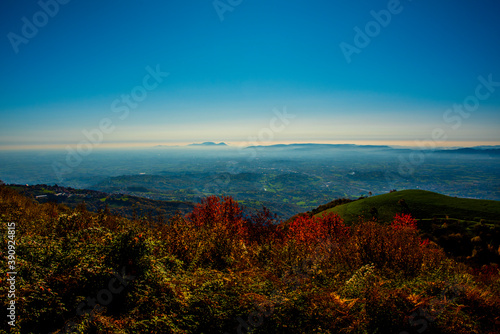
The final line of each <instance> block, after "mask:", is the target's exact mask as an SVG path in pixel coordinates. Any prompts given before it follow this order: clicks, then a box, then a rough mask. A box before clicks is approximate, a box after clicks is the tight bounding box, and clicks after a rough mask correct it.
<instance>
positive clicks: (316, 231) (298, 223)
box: [288, 213, 349, 243]
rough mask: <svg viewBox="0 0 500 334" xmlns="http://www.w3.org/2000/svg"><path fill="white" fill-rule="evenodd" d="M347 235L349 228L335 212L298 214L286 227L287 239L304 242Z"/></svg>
mask: <svg viewBox="0 0 500 334" xmlns="http://www.w3.org/2000/svg"><path fill="white" fill-rule="evenodd" d="M348 235H349V228H348V227H347V226H345V225H344V221H343V220H342V218H340V217H339V216H338V215H337V214H335V213H328V214H325V215H323V216H321V217H310V216H308V215H300V216H298V217H297V218H295V220H294V221H292V223H291V224H290V226H289V229H288V239H295V240H296V241H298V242H305V243H306V242H312V241H319V240H325V239H328V238H344V237H347V236H348Z"/></svg>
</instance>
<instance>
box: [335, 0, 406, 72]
mask: <svg viewBox="0 0 500 334" xmlns="http://www.w3.org/2000/svg"><path fill="white" fill-rule="evenodd" d="M408 1H409V2H411V1H412V0H408ZM403 9H404V7H403V5H402V4H401V2H400V1H399V0H389V2H388V3H387V9H382V10H380V11H378V12H376V11H374V10H372V11H370V15H371V17H372V18H373V20H371V21H369V22H367V23H366V24H365V27H364V29H361V28H360V27H358V26H355V27H354V29H353V30H354V32H355V33H356V34H355V35H354V40H353V44H354V45H352V44H349V43H346V42H342V43H340V44H339V47H340V50H341V51H342V54H343V55H344V57H345V60H346V62H347V63H348V64H350V63H351V62H352V58H351V57H352V55H353V54H360V53H361V50H363V49H364V48H366V47H368V45H370V43H371V41H372V39H373V38H375V37H377V36H378V35H380V33H381V32H382V28H386V27H387V26H389V24H390V23H391V21H392V17H393V16H395V15H398V14H401V12H402V11H403Z"/></svg>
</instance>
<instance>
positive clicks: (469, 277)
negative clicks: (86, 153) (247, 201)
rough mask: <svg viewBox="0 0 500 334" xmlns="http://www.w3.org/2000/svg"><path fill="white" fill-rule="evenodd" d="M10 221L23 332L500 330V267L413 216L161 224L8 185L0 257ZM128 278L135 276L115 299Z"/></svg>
mask: <svg viewBox="0 0 500 334" xmlns="http://www.w3.org/2000/svg"><path fill="white" fill-rule="evenodd" d="M11 221H12V222H15V223H16V238H17V239H16V252H17V253H16V254H17V261H18V266H19V268H17V269H16V270H17V271H18V278H19V280H17V281H16V284H17V285H16V288H17V290H16V296H17V304H16V309H17V310H19V314H22V317H19V318H18V323H17V326H18V327H17V329H18V331H19V332H21V333H40V332H53V333H65V332H67V331H65V330H64V328H65V327H66V326H67V325H68V323H73V324H75V325H76V327H77V329H78V330H79V331H80V332H81V333H176V334H187V333H230V334H233V333H238V332H245V333H246V332H250V331H252V332H253V333H325V334H329V333H386V332H387V333H389V332H390V333H393V332H394V333H400V332H402V331H406V332H408V333H413V332H417V331H418V330H419V329H420V328H422V327H419V326H414V324H415V323H418V324H422V323H423V321H424V320H425V321H428V323H427V324H426V325H427V327H428V328H429V329H430V330H429V332H436V333H450V334H451V333H489V334H493V333H498V330H497V329H498V328H497V327H495V326H496V323H495V322H496V321H499V320H500V317H499V316H498V309H499V308H500V296H499V295H500V279H499V275H498V273H499V272H498V268H497V267H494V266H491V267H485V268H484V270H482V271H481V273H478V272H474V271H472V270H470V268H467V267H465V266H464V265H462V264H457V263H456V262H454V261H453V260H452V259H449V258H447V257H446V254H445V253H444V252H443V251H442V249H440V248H439V247H437V246H431V245H429V244H425V243H423V241H422V239H421V238H420V236H419V231H418V229H416V220H415V219H414V218H412V217H411V216H410V215H405V214H403V215H397V216H396V217H394V219H393V221H392V222H374V221H371V220H368V221H365V220H362V219H361V220H360V221H359V222H358V223H357V224H354V225H353V226H346V225H345V224H344V222H343V220H342V219H341V218H340V217H339V216H338V215H336V214H323V215H322V216H310V215H301V216H298V217H296V218H295V219H293V220H292V221H291V222H289V223H286V224H285V223H283V222H281V221H279V219H277V217H276V216H275V215H273V214H272V213H271V212H269V210H267V209H262V210H261V211H259V212H254V213H252V214H248V213H247V212H246V211H245V210H244V208H242V207H241V206H240V205H239V204H238V203H237V202H236V201H235V200H234V199H232V198H230V197H217V196H210V197H207V198H205V199H203V200H202V201H201V202H200V203H199V204H197V205H196V206H195V208H194V210H193V211H192V212H191V213H190V214H188V215H187V216H176V217H173V218H171V219H170V220H169V221H168V222H167V223H165V224H150V222H149V221H148V220H147V218H140V219H136V220H128V219H125V218H122V217H118V216H112V215H109V213H105V212H101V213H99V214H95V213H91V212H88V211H87V210H86V209H85V207H84V206H81V207H79V208H78V209H75V210H73V209H69V208H67V207H64V206H58V205H55V204H44V205H39V204H37V203H34V202H33V201H31V200H30V199H27V198H25V197H23V196H20V195H19V194H17V193H16V192H15V191H14V190H11V189H8V188H7V187H5V186H1V185H0V223H1V225H0V233H1V237H2V239H1V240H0V244H1V245H0V246H1V249H2V250H5V249H7V244H6V240H8V239H7V238H6V233H7V232H6V230H7V228H6V223H7V222H11ZM384 223H387V224H384ZM122 271H123V272H124V274H123V275H122V274H120V275H119V276H117V272H120V273H121V272H122ZM125 274H126V275H128V276H127V277H129V276H133V277H134V278H133V280H130V281H128V284H127V285H126V286H124V287H123V289H119V291H118V288H119V287H120V286H119V284H118V283H119V280H118V281H117V277H119V278H123V277H125ZM5 279H6V277H3V278H2V277H0V280H2V281H0V283H1V284H0V297H1V298H0V300H1V304H2V305H0V306H1V307H2V308H4V309H5V308H6V307H7V303H8V298H7V297H6V293H7V284H6V282H5ZM110 282H111V285H110ZM106 289H109V290H110V291H111V292H112V300H111V301H109V303H107V304H106V305H104V306H103V307H102V308H101V309H100V310H97V308H94V311H95V314H94V316H93V317H90V316H89V315H88V314H86V315H81V314H78V312H77V310H78V305H80V304H81V303H87V301H88V300H92V298H94V299H96V298H97V299H98V297H99V296H100V297H101V302H102V300H104V299H105V298H104V299H103V296H104V292H105V290H106ZM103 291H104V292H103ZM451 293H454V295H451ZM442 296H445V298H443V297H442ZM104 297H105V296H104ZM97 299H96V300H97ZM105 301H106V302H107V300H105ZM96 302H98V301H96ZM438 307H439V308H438ZM87 308H89V309H92V305H87V304H86V307H85V309H87ZM262 309H264V310H265V312H263V311H261V310H262ZM419 310H427V311H428V312H430V313H429V316H428V317H427V318H424V317H422V316H421V314H420V313H418V312H419ZM436 310H439V312H440V313H437V312H438V311H436ZM28 311H29V312H28ZM261 312H262V313H261ZM415 312H417V313H415ZM414 314H418V315H419V316H420V318H419V317H415V315H414ZM252 315H253V316H252ZM412 317H413V318H415V319H417V321H414V322H413V323H412V322H411V321H409V319H413V318H412ZM249 319H250V320H249ZM429 319H433V320H432V321H430V320H429ZM242 323H245V325H248V327H247V328H243V330H242V328H241V326H242ZM239 326H240V327H239ZM9 330H10V328H9V327H7V325H6V322H3V323H2V324H0V332H7V331H9ZM75 332H76V331H75Z"/></svg>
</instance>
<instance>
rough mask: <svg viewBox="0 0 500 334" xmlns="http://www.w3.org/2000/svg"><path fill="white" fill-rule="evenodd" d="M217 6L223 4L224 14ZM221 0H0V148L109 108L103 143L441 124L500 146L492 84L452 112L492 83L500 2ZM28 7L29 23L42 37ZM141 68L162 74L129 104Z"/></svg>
mask: <svg viewBox="0 0 500 334" xmlns="http://www.w3.org/2000/svg"><path fill="white" fill-rule="evenodd" d="M44 1H45V0H42V2H44ZM54 1H55V0H53V1H48V0H47V1H45V2H47V3H54ZM61 1H62V0H61ZM65 1H67V0H65ZM62 2H64V1H62ZM239 2H241V3H240V4H239V5H236V6H231V5H230V3H233V4H237V3H239ZM224 4H225V6H229V8H230V9H231V10H227V11H224V12H223V13H222V12H221V11H223V10H224V9H223V8H224V7H222V6H224ZM219 5H220V6H221V7H220V8H221V9H219V11H220V12H219V13H218V12H217V10H216V8H215V7H214V3H213V1H212V0H203V1H201V0H192V1H186V0H169V1H160V0H148V1H131V0H124V1H120V2H119V3H117V2H111V1H94V0H86V1H83V0H71V1H69V2H68V3H65V4H59V5H58V6H59V8H58V12H57V13H55V15H53V17H50V16H49V15H45V14H43V13H40V11H41V10H42V8H41V7H40V5H39V4H38V3H37V1H22V2H19V1H12V0H7V1H2V2H1V4H0V35H1V39H0V41H1V42H0V52H1V53H0V57H1V62H0V92H1V93H0V94H1V100H0V147H3V148H13V147H31V146H33V145H62V146H64V145H67V144H69V145H74V144H76V143H78V142H80V141H82V140H86V137H85V136H84V134H83V133H82V131H83V130H87V131H92V130H93V129H98V128H99V123H100V122H101V121H102V120H103V119H107V118H108V119H110V120H111V122H112V124H111V125H109V124H108V125H109V126H111V127H112V130H110V131H108V133H103V137H102V139H103V142H104V143H107V144H120V143H121V144H130V143H146V144H148V145H149V144H150V143H184V142H195V141H226V142H235V143H236V142H245V141H249V138H250V137H257V138H258V135H259V134H260V135H261V140H260V141H264V139H265V140H267V139H272V141H274V142H359V141H368V142H373V143H378V142H381V141H382V142H384V141H386V142H393V143H394V144H397V143H405V142H409V141H410V142H411V141H414V140H430V139H432V135H431V134H432V131H433V130H435V129H443V130H444V132H445V133H446V135H447V142H448V143H449V144H450V145H452V144H454V143H456V142H463V143H472V144H475V143H478V144H479V143H485V142H487V143H500V135H499V133H500V132H499V131H498V130H499V129H500V86H497V87H493V88H492V87H490V88H492V91H491V92H489V91H488V90H487V88H486V87H483V88H482V89H480V93H481V94H483V95H482V96H483V97H484V95H486V93H490V94H488V97H487V98H484V99H482V100H480V103H479V106H478V107H477V108H474V110H473V112H470V113H468V117H467V118H465V117H464V116H463V114H459V113H458V112H450V113H448V114H446V110H447V109H449V108H452V107H453V104H459V105H460V104H462V103H463V101H464V99H466V98H467V97H469V96H474V95H475V94H476V88H477V86H478V85H480V84H481V82H480V81H479V80H478V77H479V76H483V77H484V78H485V79H486V80H487V79H488V76H490V75H491V78H492V80H493V81H494V82H500V61H499V60H500V20H498V14H499V13H500V3H499V2H498V1H496V0H481V1H465V0H446V1H431V0H413V1H409V0H404V1H403V0H402V1H401V2H400V4H399V6H397V7H396V6H395V4H394V3H393V1H373V0H371V1H351V2H349V1H331V0H330V1H326V0H324V1H323V0H322V1H320V0H309V1H298V0H287V1H282V0H276V1H273V0H266V1H264V0H251V1H250V0H243V1H237V0H232V1H231V2H229V1H227V0H221V1H219ZM388 7H390V8H392V9H393V10H394V13H392V14H391V19H390V22H389V23H388V24H384V25H385V26H381V25H379V26H378V27H379V31H376V30H372V31H371V34H372V35H373V37H371V38H370V42H369V44H368V45H361V44H359V43H358V48H357V51H358V52H357V53H353V54H351V55H350V57H348V58H350V63H348V61H347V59H346V56H345V54H344V53H343V51H342V49H341V47H340V45H341V43H346V44H349V45H352V46H353V47H356V41H355V36H356V32H355V30H354V28H355V27H359V28H360V29H362V30H365V28H366V27H367V24H368V26H369V27H371V28H372V29H377V25H374V24H373V22H372V21H374V17H373V16H372V14H371V11H375V12H379V11H381V10H387V9H388ZM49 9H52V10H54V8H53V7H50V6H49ZM226 9H227V7H226ZM396 12H397V13H396ZM389 13H390V12H389ZM53 14H54V13H53ZM219 14H220V15H219ZM23 17H26V19H27V21H28V22H29V23H30V24H31V23H33V21H34V20H35V21H36V22H35V23H38V25H39V26H40V27H38V28H37V29H38V32H37V33H36V34H34V33H33V31H30V30H29V28H28V27H24V29H23V26H24V25H26V23H25V22H26V20H25V21H23ZM221 17H222V18H223V20H221ZM45 19H46V20H45ZM370 22H372V23H370ZM23 30H24V33H25V34H26V33H27V34H28V37H29V38H26V37H24V36H23ZM30 33H31V34H32V35H34V36H31V37H30V35H29V34H30ZM13 36H17V37H13ZM20 41H22V42H20ZM358 42H359V41H358ZM346 44H343V45H346ZM359 46H361V47H359ZM16 51H17V52H16ZM148 66H149V67H150V68H151V69H155V68H156V67H157V66H158V67H159V68H160V70H161V71H162V72H168V73H169V75H168V76H167V77H162V78H161V80H162V82H161V83H159V84H158V85H157V87H155V88H152V86H153V85H154V83H155V82H154V80H153V78H150V80H149V81H147V83H148V84H149V86H150V88H151V90H148V91H146V92H147V96H146V97H145V98H144V100H141V101H136V102H137V105H134V106H135V107H134V108H131V107H128V109H129V112H128V114H127V115H126V116H125V112H124V111H123V110H124V109H123V107H124V106H126V104H124V103H123V102H122V101H120V100H121V96H122V95H123V94H125V95H126V94H130V93H131V92H132V91H133V90H134V88H137V86H138V85H139V86H141V85H142V84H143V79H144V78H145V76H146V75H148V71H147V70H146V68H147V67H148ZM499 85H500V84H499ZM154 86H156V85H154ZM138 89H139V90H138ZM138 89H136V90H135V92H136V93H137V92H140V88H138ZM142 91H144V90H142ZM117 99H118V102H119V103H117V104H116V103H115V104H114V109H113V107H112V104H113V102H115V101H116V100H117ZM469 101H473V100H469ZM132 102H134V101H132ZM120 107H122V109H120V110H122V111H121V112H114V111H118V110H117V109H118V108H120ZM285 107H286V110H287V112H288V113H289V114H293V115H294V116H295V117H294V118H293V119H292V118H290V119H289V121H290V122H289V123H288V124H285V126H284V127H281V125H282V123H280V122H276V121H275V122H274V123H273V118H274V117H275V112H274V111H273V110H275V111H276V110H280V111H282V110H283V109H284V108H285ZM125 108H127V107H125ZM120 116H122V119H120ZM443 116H445V117H443ZM271 123H272V124H274V126H272V125H271ZM266 128H267V129H270V128H273V129H274V130H271V131H272V135H271V134H270V131H267V130H265V129H266ZM96 138H97V137H96Z"/></svg>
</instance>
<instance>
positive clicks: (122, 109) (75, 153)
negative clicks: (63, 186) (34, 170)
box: [52, 65, 170, 183]
mask: <svg viewBox="0 0 500 334" xmlns="http://www.w3.org/2000/svg"><path fill="white" fill-rule="evenodd" d="M146 72H147V74H146V75H145V76H144V77H143V79H142V83H141V84H140V85H137V86H135V87H134V88H132V89H131V90H130V93H129V94H122V95H121V96H120V98H117V99H115V100H113V102H111V107H110V108H111V112H112V113H114V114H116V117H118V120H120V121H124V120H125V119H127V118H128V116H129V114H130V110H131V109H136V108H137V107H138V106H139V103H141V102H142V101H144V100H145V99H146V98H147V97H148V92H151V91H153V90H155V89H156V88H157V87H158V86H159V85H160V84H161V83H162V82H163V81H164V79H165V78H166V77H168V76H169V75H170V73H168V72H162V71H161V69H160V65H156V68H154V69H153V68H152V67H151V66H146ZM115 122H116V120H115V121H113V119H111V118H110V117H105V118H102V119H101V120H100V121H99V123H98V125H97V126H96V127H95V128H93V129H91V130H87V129H83V130H82V135H83V136H84V137H85V139H84V140H82V141H80V142H79V143H78V144H77V145H76V148H73V147H71V146H69V145H67V146H66V156H65V161H64V164H63V163H60V162H58V161H55V162H54V163H52V170H53V171H54V173H55V175H56V177H57V179H58V180H59V183H62V182H63V180H64V178H63V175H64V174H68V173H71V172H72V171H73V169H74V168H76V167H78V166H79V165H80V164H81V163H82V162H83V159H84V158H85V157H86V156H88V155H89V154H90V153H92V151H93V150H94V148H95V147H96V146H99V145H101V144H102V142H103V140H104V136H105V135H109V134H111V133H112V132H113V131H114V130H115V129H116V125H115Z"/></svg>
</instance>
